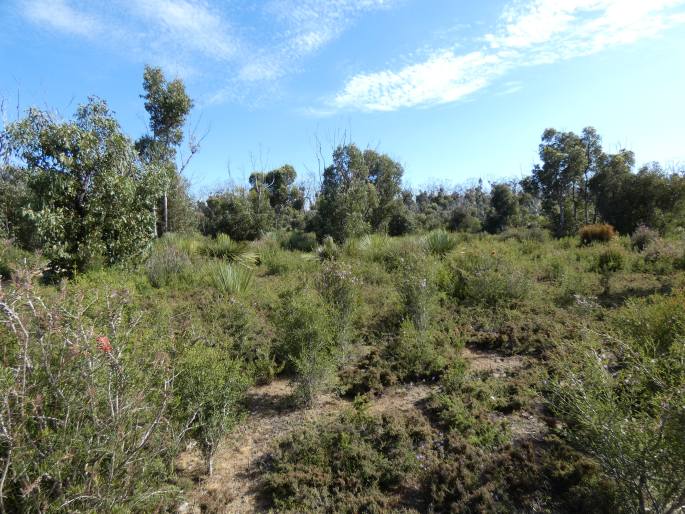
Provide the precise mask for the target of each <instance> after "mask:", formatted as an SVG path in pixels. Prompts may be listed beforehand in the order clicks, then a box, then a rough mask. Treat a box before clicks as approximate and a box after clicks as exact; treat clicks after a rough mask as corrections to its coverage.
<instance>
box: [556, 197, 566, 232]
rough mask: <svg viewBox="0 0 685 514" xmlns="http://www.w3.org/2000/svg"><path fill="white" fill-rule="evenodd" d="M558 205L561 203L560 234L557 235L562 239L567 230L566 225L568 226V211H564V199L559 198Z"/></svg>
mask: <svg viewBox="0 0 685 514" xmlns="http://www.w3.org/2000/svg"><path fill="white" fill-rule="evenodd" d="M558 203H559V233H558V234H557V235H558V236H560V237H561V236H563V235H564V229H565V225H566V209H564V199H563V198H559V200H558Z"/></svg>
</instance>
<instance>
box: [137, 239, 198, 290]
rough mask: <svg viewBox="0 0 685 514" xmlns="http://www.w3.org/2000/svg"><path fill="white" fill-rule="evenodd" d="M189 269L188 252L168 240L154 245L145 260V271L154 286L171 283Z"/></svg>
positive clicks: (163, 285)
mask: <svg viewBox="0 0 685 514" xmlns="http://www.w3.org/2000/svg"><path fill="white" fill-rule="evenodd" d="M190 270H191V261H190V258H189V257H188V254H186V253H185V252H184V251H182V250H180V249H179V248H177V247H176V246H175V245H174V244H171V243H169V242H168V241H165V242H164V243H163V244H159V245H156V246H155V248H154V249H153V251H152V253H151V254H150V256H149V257H148V259H147V261H146V262H145V273H146V275H147V278H148V280H149V281H150V284H152V285H153V286H154V287H165V286H169V285H172V284H174V283H175V282H176V281H178V280H179V279H180V278H181V277H182V276H183V275H184V274H186V273H188V272H189V271H190Z"/></svg>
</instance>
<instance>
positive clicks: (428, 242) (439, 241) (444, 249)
mask: <svg viewBox="0 0 685 514" xmlns="http://www.w3.org/2000/svg"><path fill="white" fill-rule="evenodd" d="M423 245H424V248H425V249H426V251H427V252H428V253H430V254H431V255H436V256H438V257H440V258H442V257H444V256H445V255H447V254H448V253H450V252H451V251H452V250H454V248H455V247H456V246H457V241H456V240H455V239H454V237H453V236H452V235H451V234H450V233H449V232H447V231H446V230H442V229H440V230H434V231H433V232H430V233H428V234H427V235H426V237H425V238H424V240H423Z"/></svg>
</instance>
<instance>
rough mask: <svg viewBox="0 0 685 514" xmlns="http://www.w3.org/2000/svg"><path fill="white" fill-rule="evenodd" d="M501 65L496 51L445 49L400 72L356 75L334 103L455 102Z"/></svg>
mask: <svg viewBox="0 0 685 514" xmlns="http://www.w3.org/2000/svg"><path fill="white" fill-rule="evenodd" d="M501 66H502V63H501V62H500V60H499V58H498V57H497V56H496V55H493V54H490V55H487V54H484V53H482V52H472V53H470V54H466V55H455V54H454V53H453V52H451V51H444V52H441V53H439V54H436V55H434V56H432V57H431V58H430V59H429V60H427V61H426V62H423V63H420V64H414V65H412V66H407V67H406V68H404V69H402V70H400V71H399V72H392V71H382V72H379V73H370V74H361V75H357V76H355V77H353V78H352V79H351V80H350V81H349V82H348V83H347V84H346V86H345V89H344V90H343V91H342V92H341V93H340V94H338V96H336V98H335V105H336V106H337V107H346V106H350V105H355V106H356V107H358V108H362V109H366V110H372V111H391V110H395V109H399V108H401V107H411V106H414V105H417V99H421V102H420V103H438V102H454V101H456V100H459V99H461V98H463V97H465V96H466V95H468V94H470V93H473V92H474V91H477V90H479V89H481V88H482V87H484V86H485V85H486V84H487V83H488V81H489V80H490V78H491V76H492V75H493V74H496V73H498V71H499V70H500V69H501Z"/></svg>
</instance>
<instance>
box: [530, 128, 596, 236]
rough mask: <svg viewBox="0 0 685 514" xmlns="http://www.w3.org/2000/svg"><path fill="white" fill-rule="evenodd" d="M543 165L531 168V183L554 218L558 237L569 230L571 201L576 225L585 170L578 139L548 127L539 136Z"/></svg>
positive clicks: (584, 160) (568, 133)
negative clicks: (579, 195)
mask: <svg viewBox="0 0 685 514" xmlns="http://www.w3.org/2000/svg"><path fill="white" fill-rule="evenodd" d="M539 154H540V160H541V161H542V165H536V166H535V167H534V168H533V181H534V182H535V185H536V188H537V189H538V191H539V192H540V195H541V197H542V200H543V208H545V210H546V211H547V214H548V215H549V216H550V218H553V219H554V218H557V216H558V218H557V222H556V232H557V235H560V236H561V235H564V234H566V233H568V232H569V231H570V230H571V229H573V228H575V227H573V226H570V225H569V223H568V220H567V208H568V206H567V203H568V201H569V199H570V201H571V202H572V203H571V207H572V213H573V222H574V223H576V222H577V202H578V196H577V194H578V185H579V182H580V180H581V177H582V176H583V172H584V170H585V169H586V168H587V156H586V151H585V148H584V146H583V142H582V140H581V138H580V137H579V136H578V135H576V134H574V133H573V132H559V131H557V130H555V129H552V128H549V129H546V130H545V131H544V133H543V134H542V141H541V143H540V147H539Z"/></svg>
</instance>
